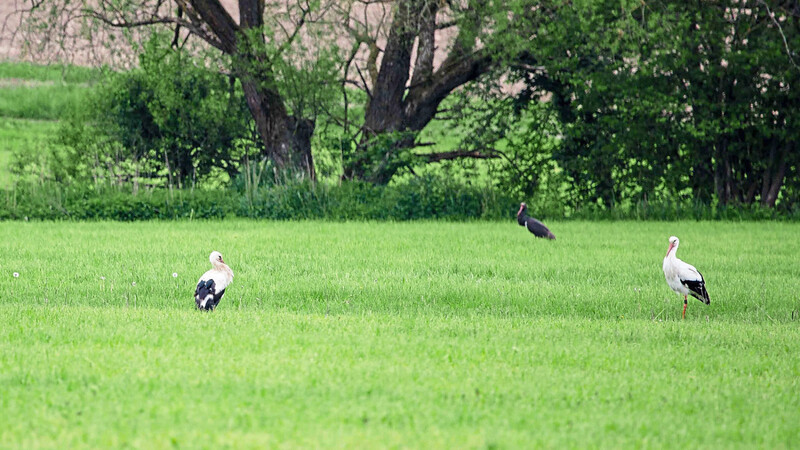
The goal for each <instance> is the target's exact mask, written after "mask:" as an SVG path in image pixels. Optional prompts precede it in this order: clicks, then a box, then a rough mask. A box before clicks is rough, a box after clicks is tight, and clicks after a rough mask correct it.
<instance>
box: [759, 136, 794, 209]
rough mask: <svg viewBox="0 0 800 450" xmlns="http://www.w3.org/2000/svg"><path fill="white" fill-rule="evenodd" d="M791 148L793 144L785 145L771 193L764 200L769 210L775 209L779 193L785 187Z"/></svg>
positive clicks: (770, 189)
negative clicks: (784, 179) (784, 182)
mask: <svg viewBox="0 0 800 450" xmlns="http://www.w3.org/2000/svg"><path fill="white" fill-rule="evenodd" d="M791 146H792V144H791V143H789V142H787V143H785V144H784V145H783V151H782V152H781V154H780V156H779V159H778V165H777V168H776V170H775V175H773V177H772V184H771V186H770V188H769V192H767V198H766V199H762V201H763V203H764V205H765V206H767V207H769V208H774V207H775V202H776V201H777V200H778V193H780V191H781V187H782V186H783V178H784V177H785V176H786V165H787V163H786V159H787V158H788V156H789V149H790V148H791Z"/></svg>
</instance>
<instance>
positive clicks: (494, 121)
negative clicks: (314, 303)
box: [0, 0, 800, 220]
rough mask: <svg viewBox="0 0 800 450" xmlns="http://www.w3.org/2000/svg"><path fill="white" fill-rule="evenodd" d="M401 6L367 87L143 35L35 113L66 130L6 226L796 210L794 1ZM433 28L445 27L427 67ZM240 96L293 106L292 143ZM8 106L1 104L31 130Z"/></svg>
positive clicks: (338, 56) (275, 53) (10, 204)
mask: <svg viewBox="0 0 800 450" xmlns="http://www.w3.org/2000/svg"><path fill="white" fill-rule="evenodd" d="M52 1H55V0H52ZM55 3H58V2H55ZM342 4H343V3H342ZM309 8H310V7H309ZM393 8H394V9H392V15H391V16H390V20H389V21H388V23H387V24H386V26H387V27H388V29H389V30H393V31H392V32H391V33H389V36H388V38H387V39H388V42H387V43H386V45H385V46H384V47H383V48H380V49H376V50H375V51H380V52H383V55H382V61H383V62H382V63H381V64H378V63H377V62H376V60H372V64H373V66H369V61H367V63H366V66H365V67H364V72H368V73H367V74H366V75H365V74H362V73H361V70H360V69H359V67H357V66H351V64H352V61H353V58H352V55H353V54H355V53H353V54H348V53H347V52H346V51H344V50H342V49H341V48H338V47H334V46H330V47H328V46H326V45H316V46H313V45H309V44H308V42H309V41H308V39H306V40H298V41H292V40H288V41H286V42H285V43H282V42H279V41H273V40H270V39H263V36H262V39H261V41H258V40H257V42H256V44H258V45H260V46H263V47H259V48H262V49H263V50H264V51H265V52H266V53H265V55H267V56H268V57H263V58H262V57H258V58H256V57H255V56H253V55H251V54H250V53H247V54H242V52H243V51H244V50H241V49H240V48H238V47H237V48H236V49H235V51H234V50H230V51H229V50H226V51H223V52H222V53H219V52H214V51H211V50H208V49H205V50H204V49H201V50H197V49H193V50H191V51H190V50H189V49H188V48H183V47H181V46H176V45H175V42H176V40H175V38H174V36H173V35H172V33H170V32H167V31H165V30H163V29H162V30H159V29H153V30H152V31H153V33H152V34H151V35H150V36H149V37H148V38H147V39H146V40H145V44H144V45H143V46H142V47H141V50H140V54H139V56H138V65H137V66H136V68H134V69H131V70H127V71H111V70H103V71H94V72H92V73H91V74H87V75H85V77H84V78H83V79H82V80H83V82H84V84H87V85H88V87H86V86H84V87H85V89H82V94H80V95H75V94H74V92H73V90H74V89H72V88H70V89H65V90H64V92H70V94H69V95H70V99H71V100H72V101H71V102H70V105H71V106H67V107H65V106H63V105H60V104H59V105H60V106H59V107H58V108H56V110H57V111H60V113H58V112H55V113H54V112H53V111H54V110H53V108H49V109H48V108H44V107H42V108H41V109H42V110H46V111H47V117H46V118H51V119H52V118H58V119H60V120H59V124H58V126H57V128H56V129H55V131H54V132H51V133H50V134H51V135H50V136H49V139H48V144H47V146H46V147H47V148H46V151H43V152H39V153H38V154H36V155H33V154H31V153H30V152H25V151H17V152H16V153H15V155H14V156H13V158H12V161H11V168H12V180H13V181H12V182H11V183H9V187H7V188H6V192H5V195H4V201H3V203H1V204H0V207H2V208H1V210H0V218H24V217H29V218H48V219H49V218H75V219H85V218H110V219H120V220H135V219H149V218H178V217H224V216H229V215H236V216H243V217H261V218H274V219H289V218H310V217H324V218H331V219H397V220H403V219H419V218H448V219H466V218H487V219H502V218H508V217H510V216H513V213H514V212H515V210H516V208H515V206H516V205H518V203H519V201H523V200H524V201H527V202H528V203H529V205H530V207H531V210H532V211H534V213H535V214H536V215H537V216H541V217H544V218H570V217H575V218H639V219H663V220H668V219H679V218H697V219H700V218H706V219H726V218H785V219H796V218H798V217H800V202H799V201H798V200H800V177H799V176H798V169H799V168H800V152H798V151H797V148H796V146H797V144H796V142H798V141H799V140H800V139H798V138H800V124H799V123H798V121H797V118H796V117H795V116H796V114H794V111H795V110H796V109H797V107H798V106H800V102H798V96H797V95H795V93H796V92H798V89H797V87H796V86H797V83H798V82H800V67H799V66H798V65H797V63H798V59H799V58H798V57H797V56H798V55H797V54H796V53H795V49H797V48H800V27H798V25H799V24H800V21H798V18H800V6H798V4H795V3H793V2H765V1H752V2H751V1H733V0H730V1H722V2H683V1H680V2H679V1H664V2H659V3H658V5H649V4H644V3H642V2H638V1H637V2H627V1H622V2H619V1H615V2H609V1H585V2H574V3H573V4H569V5H566V4H561V2H552V3H550V2H530V1H517V2H478V3H476V4H473V3H472V2H465V3H464V4H463V5H460V6H459V5H453V4H451V3H450V2H428V1H423V0H414V1H411V0H409V1H397V2H394V4H393ZM322 10H323V8H322V7H320V11H322ZM331 11H332V10H331V9H324V12H325V14H328V15H330V14H333V13H332V12H331ZM103 12H104V11H99V12H98V14H101V13H103ZM314 13H315V11H312V10H309V11H307V12H306V11H304V14H310V15H311V16H313V14H314ZM444 13H446V14H444ZM319 14H322V12H319ZM120 17H124V16H120ZM303 17H306V15H304V16H303ZM412 17H413V18H415V19H414V20H411V19H410V18H412ZM444 18H449V19H448V20H449V22H450V23H449V24H448V26H455V27H457V30H458V33H457V35H456V38H455V39H454V42H453V43H451V44H449V47H448V51H449V53H447V54H446V55H445V60H444V62H443V63H442V66H441V68H440V69H438V70H433V69H432V68H429V67H427V64H432V61H433V60H432V56H431V61H425V60H424V58H423V57H422V56H420V55H422V54H423V53H424V52H423V51H422V50H424V49H425V46H426V45H430V46H431V48H434V47H433V46H434V41H433V37H432V36H433V35H431V34H430V33H431V30H432V29H435V28H436V26H439V25H441V23H444V22H445V19H444ZM34 19H35V16H34ZM303 23H305V22H304V21H300V24H301V25H302V24H303ZM319 23H324V21H322V20H320V21H319ZM442 26H444V25H442ZM261 27H262V28H260V29H265V28H268V27H269V25H268V24H267V23H264V24H261ZM304 27H305V28H303V30H307V29H309V28H310V27H311V26H310V25H304ZM431 27H434V28H431ZM240 31H241V32H242V33H243V36H244V35H246V33H245V31H247V32H251V31H252V30H249V31H248V30H240ZM394 31H397V33H400V37H396V36H395V34H394ZM307 32H308V33H309V34H308V35H307V36H310V37H311V38H316V39H317V40H318V41H317V42H326V41H325V38H324V36H325V33H330V32H332V30H330V29H325V28H318V29H314V28H310V31H307ZM401 32H402V33H405V35H403V34H402V33H401ZM314 33H316V34H314ZM266 35H268V36H269V34H268V33H266ZM175 36H177V32H176V34H175ZM364 39H366V38H364ZM394 39H396V41H395V40H394ZM429 40H430V42H429ZM301 41H302V42H301ZM367 41H368V40H367ZM367 41H364V42H366V44H369V42H367ZM248 42H249V44H248V45H256V44H253V43H252V42H250V41H248ZM312 42H313V40H312ZM364 42H361V41H358V42H357V44H358V45H356V46H355V47H354V48H355V49H358V46H360V45H362V44H363V43H364ZM476 42H480V45H477V44H476ZM366 44H365V45H366ZM442 45H444V44H442ZM395 47H398V48H395ZM248 48H250V47H248ZM370 48H371V47H370ZM412 48H414V49H415V51H416V52H417V57H416V59H414V60H413V61H412V56H411V52H410V50H411V49H412ZM395 50H396V52H395ZM405 50H409V51H408V52H405V53H404V51H405ZM248 51H252V48H250V50H248ZM237 52H238V53H237ZM406 53H407V54H406ZM256 56H257V55H256ZM247 58H255V60H257V62H258V64H256V62H254V61H251V60H248V59H247ZM393 58H394V59H393ZM403 58H405V59H403ZM265 61H268V62H265ZM391 61H394V62H395V63H398V62H399V63H403V64H405V65H403V64H400V72H394V73H393V72H391V71H392V70H395V71H396V70H398V69H397V64H394V65H389V64H388V62H391ZM254 65H255V66H254ZM412 68H413V70H410V69H412ZM367 69H371V71H370V70H367ZM462 69H463V70H464V72H462V73H456V72H458V71H459V70H462ZM403 70H405V72H403ZM426 70H428V72H426ZM351 71H353V72H356V73H358V76H356V75H355V74H354V73H351ZM448 71H449V72H448ZM443 72H444V73H443ZM450 72H453V73H454V75H452V76H451V73H450ZM254 74H258V75H259V80H260V82H259V83H256V84H255V85H250V84H248V83H251V82H252V80H253V76H254ZM456 75H460V77H458V76H456ZM448 76H450V77H449V78H448ZM370 77H371V78H370ZM382 77H383V78H382ZM426 77H427V78H426ZM387 78H388V81H387V80H386V79H387ZM265 80H266V81H265ZM354 80H355V81H354ZM359 80H360V81H359ZM447 82H449V84H447V89H445V88H442V89H440V90H439V91H436V89H437V87H438V86H440V84H446V83H447ZM437 83H439V84H437ZM398 85H399V86H400V89H395V90H394V91H392V89H393V88H392V86H395V87H396V86H398ZM403 86H405V87H403ZM253 96H256V97H258V98H262V97H263V98H262V101H261V103H262V104H263V103H264V101H266V100H264V98H267V97H269V98H270V99H272V100H274V101H277V102H278V103H280V105H279V106H280V107H281V108H283V109H284V110H285V111H284V114H285V116H286V117H283V116H282V118H281V119H280V120H281V122H280V124H281V125H280V126H279V127H278V128H277V129H280V130H289V131H290V133H289V134H290V135H289V136H288V137H286V141H285V142H284V141H280V139H283V137H281V136H278V137H275V136H272V138H271V139H278V141H280V142H278V141H270V140H269V139H268V137H265V130H269V129H275V128H269V126H270V122H267V123H266V125H265V122H264V120H265V119H264V117H262V116H259V114H260V113H261V114H263V113H264V112H263V111H261V112H259V111H257V109H258V108H255V107H254V105H253ZM259 96H262V97H259ZM264 96H266V97H264ZM53 98H54V99H58V98H62V99H63V98H64V96H63V95H62V96H53ZM276 99H277V100H276ZM20 101H22V100H21V99H20ZM426 102H428V103H426ZM16 104H18V103H17V102H7V106H5V107H4V106H3V103H2V102H0V112H2V113H3V114H6V115H15V116H16V117H29V116H31V114H30V112H29V111H28V110H26V109H24V108H23V109H21V111H23V112H16V113H15V112H14V107H12V106H11V105H16ZM276 104H277V103H276ZM262 106H263V105H262ZM273 106H274V105H273ZM18 109H19V108H18ZM409 111H411V113H410V112H409ZM35 115H36V114H33V116H35ZM53 116H57V117H53ZM42 118H45V117H42ZM269 120H272V119H269ZM273 125H274V124H273ZM265 127H266V128H265ZM51 131H52V130H51ZM281 132H283V131H281ZM267 134H268V133H267ZM278 134H280V133H278ZM281 142H283V143H281ZM276 143H277V144H276ZM278 144H280V145H278ZM276 145H277V147H276ZM276 148H282V149H284V150H286V149H288V150H286V151H287V152H289V153H291V154H281V153H280V151H279V150H276Z"/></svg>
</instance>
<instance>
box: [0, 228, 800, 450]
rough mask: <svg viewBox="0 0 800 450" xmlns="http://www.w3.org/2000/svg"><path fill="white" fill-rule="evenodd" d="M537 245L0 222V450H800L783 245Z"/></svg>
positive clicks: (797, 240) (790, 257) (614, 238)
mask: <svg viewBox="0 0 800 450" xmlns="http://www.w3.org/2000/svg"><path fill="white" fill-rule="evenodd" d="M550 225H551V226H552V228H553V230H554V231H555V233H556V235H557V236H558V240H557V241H554V242H546V241H543V240H536V239H534V238H532V237H531V236H530V235H529V234H528V233H527V232H526V231H525V230H523V229H522V228H520V227H518V226H516V224H514V223H513V222H509V223H424V222H423V223H315V222H284V223H275V222H251V221H225V222H166V223H159V222H148V223H135V224H122V223H8V222H6V223H0V233H2V236H3V237H4V239H3V240H2V244H0V249H2V254H3V258H0V279H2V282H0V298H2V299H3V301H2V302H0V367H1V368H2V370H0V414H1V415H2V416H3V417H4V418H6V420H5V426H4V427H3V428H2V429H0V447H2V448H9V447H11V448H15V447H23V448H36V447H59V448H64V447H128V446H130V447H140V448H165V447H208V448H220V447H225V446H230V447H237V448H240V447H259V448H263V447H265V446H269V447H295V446H306V447H323V446H324V447H348V448H351V447H378V448H382V447H423V448H460V447H467V448H484V447H486V448H488V447H493V448H514V447H528V448H530V447H559V448H563V447H586V446H590V447H620V446H624V447H656V448H659V447H670V448H686V447H707V448H708V447H712V448H737V447H739V448H742V447H744V448H753V447H762V448H791V447H798V445H800V426H798V424H800V356H798V355H800V318H798V315H799V314H800V313H798V310H800V294H798V293H799V292H800V265H798V263H797V261H798V259H797V255H798V253H799V252H800V226H798V225H797V224H782V223H746V224H745V223H710V222H701V223H689V222H686V223H657V222H653V223H631V222H627V223H626V222H616V223H611V222H606V223H581V222H562V223H552V224H550ZM671 234H675V235H678V236H679V237H680V238H681V243H682V245H681V248H680V250H679V252H678V256H679V257H681V258H683V259H685V260H686V261H689V262H691V263H693V264H695V265H696V266H697V267H698V268H699V269H700V270H701V271H702V272H703V273H704V275H705V276H706V279H707V283H708V288H709V291H710V294H711V305H710V306H708V307H707V306H705V305H702V304H701V303H700V302H698V301H696V300H691V301H692V303H690V305H689V309H688V312H687V319H686V320H683V321H682V320H680V311H681V307H682V301H681V299H679V298H678V296H677V295H675V294H673V293H672V292H671V291H670V290H669V288H668V287H667V285H666V283H665V282H664V279H663V274H662V273H661V260H662V258H663V256H664V253H665V252H666V247H667V238H668V237H669V235H671ZM214 249H216V250H220V251H221V252H222V253H223V255H224V256H225V260H226V261H227V262H228V263H229V264H230V266H231V267H232V268H233V270H234V271H235V273H236V277H235V279H234V283H233V285H232V286H231V287H230V288H229V290H228V292H227V294H226V297H225V298H224V299H223V300H222V303H221V304H220V307H219V308H218V309H217V311H215V312H213V313H201V312H198V311H194V310H193V307H194V302H193V299H192V292H193V290H194V284H195V282H196V280H197V277H198V276H199V275H200V274H201V273H202V272H204V271H205V270H207V268H208V267H209V263H208V259H207V258H208V253H209V252H210V251H211V250H214ZM14 272H16V273H18V274H19V277H13V276H12V274H13V273H14ZM173 273H176V274H177V277H176V278H173V276H172V274H173ZM133 283H135V285H134V284H133ZM793 314H794V315H793Z"/></svg>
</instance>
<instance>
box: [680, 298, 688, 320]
mask: <svg viewBox="0 0 800 450" xmlns="http://www.w3.org/2000/svg"><path fill="white" fill-rule="evenodd" d="M687 303H688V299H687V296H686V295H684V296H683V315H682V316H681V319H685V318H686V304H687Z"/></svg>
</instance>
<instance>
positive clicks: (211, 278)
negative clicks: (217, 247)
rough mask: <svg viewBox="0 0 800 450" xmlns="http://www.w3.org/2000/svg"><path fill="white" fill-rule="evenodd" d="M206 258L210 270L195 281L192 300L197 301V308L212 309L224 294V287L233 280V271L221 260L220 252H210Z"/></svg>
mask: <svg viewBox="0 0 800 450" xmlns="http://www.w3.org/2000/svg"><path fill="white" fill-rule="evenodd" d="M208 260H209V261H211V270H209V271H208V272H206V273H204V274H203V276H202V277H200V280H198V281H197V288H196V289H195V290H194V301H195V303H197V309H202V310H205V311H213V310H214V308H216V307H217V305H218V304H219V301H220V300H222V296H223V295H225V289H226V288H227V287H228V285H230V284H231V281H233V271H232V270H231V268H230V267H228V265H227V264H225V261H223V260H222V254H221V253H220V252H216V251H214V252H211V255H209V257H208Z"/></svg>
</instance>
